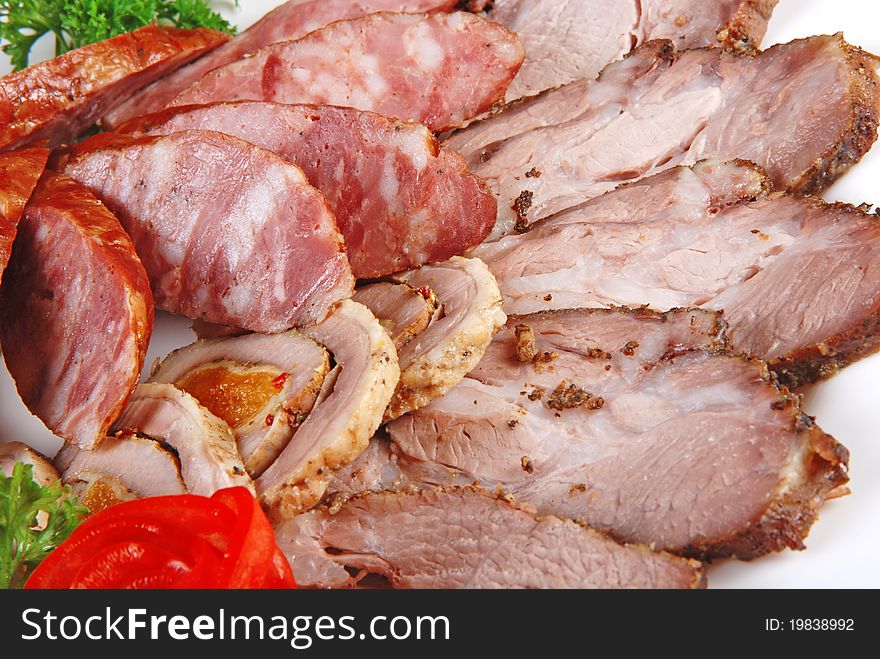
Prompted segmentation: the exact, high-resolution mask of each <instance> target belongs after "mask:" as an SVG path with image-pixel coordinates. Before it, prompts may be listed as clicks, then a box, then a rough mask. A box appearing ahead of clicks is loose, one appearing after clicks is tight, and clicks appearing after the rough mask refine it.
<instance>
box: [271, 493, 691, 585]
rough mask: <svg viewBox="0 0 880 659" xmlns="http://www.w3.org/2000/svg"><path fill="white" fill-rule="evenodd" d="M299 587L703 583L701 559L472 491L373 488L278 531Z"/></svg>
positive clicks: (312, 512) (280, 544) (289, 523)
mask: <svg viewBox="0 0 880 659" xmlns="http://www.w3.org/2000/svg"><path fill="white" fill-rule="evenodd" d="M276 538H277V541H278V545H279V547H281V549H282V551H284V552H285V553H286V554H287V556H288V558H289V559H290V562H291V566H292V567H293V571H294V574H296V580H297V584H299V585H300V586H312V587H324V588H327V587H346V586H348V587H356V586H357V585H358V584H359V583H360V582H361V581H364V580H365V579H367V581H366V583H370V580H369V579H368V578H370V577H372V578H373V580H375V577H379V578H381V579H384V580H385V583H387V584H388V585H390V586H392V587H395V588H697V587H699V586H701V585H702V584H703V581H704V577H703V570H702V568H701V566H700V564H699V563H697V562H696V561H693V560H686V559H683V558H679V557H676V556H671V555H669V554H663V553H656V552H653V551H651V550H650V549H648V548H646V547H640V546H632V545H630V546H624V545H619V544H617V543H616V542H614V541H613V540H611V539H610V538H608V537H606V536H605V535H603V534H601V533H599V532H597V531H594V530H592V529H590V528H587V527H585V526H582V525H580V524H577V523H576V522H572V521H570V520H566V519H560V518H559V517H554V516H542V517H538V516H536V515H535V514H534V513H533V512H531V511H530V510H529V509H527V508H524V507H522V506H518V505H516V504H515V503H512V502H510V501H508V500H506V499H504V498H500V497H497V496H492V495H491V494H489V493H487V492H484V491H481V490H478V489H472V488H464V489H452V490H449V491H445V490H439V489H430V490H425V491H422V492H413V493H403V492H374V493H367V494H364V495H361V496H358V497H355V498H353V499H351V500H349V501H347V502H346V503H344V504H342V506H340V507H339V508H338V509H337V510H330V511H328V510H326V509H318V510H313V511H311V512H308V513H306V514H304V515H300V516H299V517H297V518H295V519H293V520H291V521H289V522H286V523H285V524H283V525H281V526H280V527H279V528H278V529H277V530H276Z"/></svg>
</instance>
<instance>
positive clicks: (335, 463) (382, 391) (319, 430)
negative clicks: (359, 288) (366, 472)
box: [256, 300, 400, 521]
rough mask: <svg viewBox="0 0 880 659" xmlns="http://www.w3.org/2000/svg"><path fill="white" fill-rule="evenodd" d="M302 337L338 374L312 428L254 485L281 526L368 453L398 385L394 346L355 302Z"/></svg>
mask: <svg viewBox="0 0 880 659" xmlns="http://www.w3.org/2000/svg"><path fill="white" fill-rule="evenodd" d="M303 332H304V333H305V334H306V335H307V336H309V337H311V338H312V339H314V340H315V341H317V342H318V343H320V344H321V345H323V346H324V347H325V348H327V350H328V351H329V352H330V354H332V355H333V361H334V362H335V364H336V366H335V368H334V370H333V371H332V372H331V373H328V374H327V376H326V377H325V378H324V388H323V390H322V392H321V394H319V396H318V400H317V402H316V403H315V406H314V407H313V409H312V411H311V412H310V413H309V415H308V417H307V418H306V420H305V421H304V422H303V423H302V425H301V426H300V427H299V428H297V430H296V433H295V434H294V436H293V438H292V439H291V440H290V442H289V443H288V444H287V445H286V446H285V447H284V450H282V451H281V453H280V455H279V456H278V458H277V459H276V460H275V461H274V462H273V463H272V464H271V465H270V466H269V467H268V468H267V469H266V471H264V472H263V474H262V475H261V476H260V477H259V478H258V479H257V480H256V487H257V494H258V495H259V497H260V502H261V503H262V504H263V507H264V508H265V509H266V511H267V514H268V515H269V516H270V518H271V519H273V520H275V521H279V520H283V519H288V518H290V517H293V516H294V515H296V514H298V513H301V512H303V511H305V510H308V509H309V508H311V507H312V506H314V505H315V504H317V503H318V501H320V500H321V497H322V496H323V495H324V491H325V489H326V487H327V483H328V482H329V481H330V479H332V478H333V474H334V473H335V472H336V471H337V470H338V469H342V468H344V467H345V466H347V465H348V464H350V463H351V462H352V461H353V460H355V459H356V458H357V457H358V456H359V455H360V454H361V453H362V452H363V451H364V449H366V448H367V446H368V445H369V442H370V438H371V437H372V436H373V434H374V433H375V432H376V430H377V429H378V427H379V425H380V424H381V423H382V413H383V412H384V411H385V408H386V406H387V405H388V402H389V401H390V400H391V396H392V394H393V393H394V387H395V386H396V385H397V380H398V378H399V377H400V369H399V367H398V365H397V353H396V352H395V350H394V343H393V342H392V341H391V338H390V337H389V336H388V334H387V333H386V332H385V330H384V329H382V326H381V325H379V321H377V320H376V318H375V317H374V316H373V315H372V314H371V313H370V312H369V310H368V309H367V308H366V307H364V306H363V305H361V304H358V303H357V302H352V301H351V300H344V301H342V302H341V303H340V304H339V305H337V307H336V308H335V309H334V310H333V313H331V314H330V315H329V316H328V317H327V318H326V319H325V320H324V321H323V322H321V323H320V324H318V325H315V326H313V327H308V328H305V329H304V330H303Z"/></svg>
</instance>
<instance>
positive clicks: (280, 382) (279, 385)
mask: <svg viewBox="0 0 880 659" xmlns="http://www.w3.org/2000/svg"><path fill="white" fill-rule="evenodd" d="M289 377H290V375H289V374H288V373H282V374H281V375H279V376H278V377H277V378H275V379H274V380H272V386H273V387H275V388H276V389H279V390H280V389H283V388H284V383H285V382H287V378H289Z"/></svg>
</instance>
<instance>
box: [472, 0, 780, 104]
mask: <svg viewBox="0 0 880 659" xmlns="http://www.w3.org/2000/svg"><path fill="white" fill-rule="evenodd" d="M776 3H777V0H673V1H670V0H641V1H637V2H621V0H602V1H598V2H597V1H596V0H589V1H585V0H580V1H577V0H575V1H574V2H572V1H571V0H495V2H493V3H492V4H491V5H490V7H489V8H488V9H487V16H488V17H489V18H490V19H492V20H493V21H498V22H499V23H501V24H502V25H505V26H506V27H508V28H510V29H511V30H512V31H514V32H516V33H517V35H518V36H519V38H520V40H521V41H522V44H523V47H524V48H525V51H526V60H525V62H524V63H523V66H522V69H520V72H519V74H518V75H517V76H516V78H515V79H514V81H513V83H512V84H511V85H510V88H509V89H508V90H507V97H506V100H507V101H508V102H510V101H513V100H516V99H518V98H520V97H522V96H531V95H533V94H537V93H538V92H541V91H544V90H545V89H551V88H553V87H559V86H560V85H564V84H568V83H569V82H573V81H575V80H580V79H582V78H588V79H592V78H595V77H596V76H597V75H599V73H600V72H601V70H602V67H604V66H605V65H606V64H609V63H611V62H614V61H616V60H618V59H620V58H621V57H623V56H624V55H626V54H627V53H628V52H629V51H630V50H631V49H632V48H633V47H635V46H637V45H641V44H643V43H646V42H648V41H651V40H653V39H669V40H670V41H672V42H673V43H674V44H675V46H676V48H678V49H679V50H684V49H686V48H701V47H703V46H714V45H719V44H720V45H723V46H725V47H727V48H734V49H737V50H741V51H744V52H751V51H753V50H754V49H756V48H757V47H759V46H760V45H761V39H762V38H763V37H764V33H765V32H766V31H767V23H768V21H769V20H770V15H771V14H772V13H773V8H774V7H775V6H776Z"/></svg>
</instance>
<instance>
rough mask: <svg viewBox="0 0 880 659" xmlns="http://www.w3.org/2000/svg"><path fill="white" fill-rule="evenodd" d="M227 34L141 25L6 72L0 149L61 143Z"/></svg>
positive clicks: (1, 83)
mask: <svg viewBox="0 0 880 659" xmlns="http://www.w3.org/2000/svg"><path fill="white" fill-rule="evenodd" d="M228 38H229V37H228V36H227V35H225V34H223V33H222V32H215V31H214V30H205V29H198V30H176V29H173V28H168V27H159V26H156V25H148V26H147V27H143V28H141V29H139V30H135V31H134V32H128V33H126V34H121V35H119V36H118V37H113V38H112V39H107V40H106V41H101V42H98V43H96V44H91V45H89V46H84V47H82V48H77V49H75V50H71V51H69V52H67V53H65V54H64V55H61V56H60V57H56V58H55V59H51V60H48V61H46V62H40V63H39V64H34V65H33V66H29V67H28V68H26V69H23V70H22V71H16V72H15V73H10V74H9V75H5V76H3V77H2V78H0V149H11V148H16V147H19V146H23V145H26V144H31V143H36V142H41V143H47V144H48V145H49V146H55V145H58V144H62V143H64V142H68V141H70V140H72V139H73V138H75V137H76V136H77V135H79V134H80V133H81V132H82V131H83V130H85V129H86V128H88V127H90V126H91V125H92V124H94V123H95V122H96V121H97V120H98V118H99V117H101V115H102V114H104V113H105V112H106V111H107V110H109V109H110V108H112V107H113V106H114V105H115V104H116V103H117V102H119V101H120V100H122V99H124V98H126V97H127V96H129V95H131V94H132V93H134V92H135V91H137V90H139V89H140V88H141V87H144V86H145V85H148V84H150V83H151V82H153V81H154V80H156V79H158V78H160V77H162V76H163V75H165V74H166V73H169V72H170V71H173V70H174V69H176V68H178V67H180V66H182V65H183V64H186V63H187V62H191V61H192V60H194V59H195V58H197V57H199V56H200V55H202V54H204V53H206V52H208V51H209V50H211V49H213V48H216V47H217V46H219V45H220V44H222V43H223V42H224V41H226V40H227V39H228Z"/></svg>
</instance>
